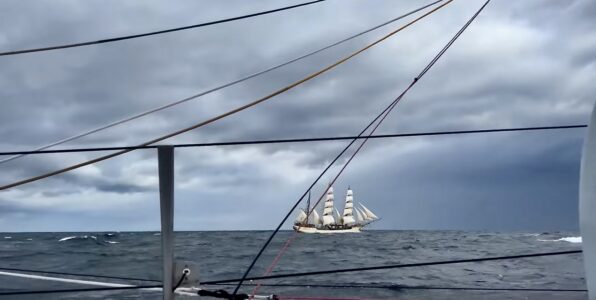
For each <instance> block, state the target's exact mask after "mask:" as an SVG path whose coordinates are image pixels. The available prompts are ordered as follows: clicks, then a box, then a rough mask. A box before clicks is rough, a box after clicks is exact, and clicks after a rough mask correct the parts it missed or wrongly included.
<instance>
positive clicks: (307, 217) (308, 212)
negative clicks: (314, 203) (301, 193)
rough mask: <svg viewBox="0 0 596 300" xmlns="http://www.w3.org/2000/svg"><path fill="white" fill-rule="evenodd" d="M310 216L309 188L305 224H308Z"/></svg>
mask: <svg viewBox="0 0 596 300" xmlns="http://www.w3.org/2000/svg"><path fill="white" fill-rule="evenodd" d="M309 217H310V190H308V199H306V220H304V224H308V219H309Z"/></svg>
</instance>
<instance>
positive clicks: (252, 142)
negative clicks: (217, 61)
mask: <svg viewBox="0 0 596 300" xmlns="http://www.w3.org/2000/svg"><path fill="white" fill-rule="evenodd" d="M586 127H588V125H585V124H580V125H559V126H540V127H515V128H492V129H478V130H456V131H432V132H414V133H393V134H376V135H371V136H368V137H366V136H331V137H318V138H316V137H315V138H293V139H271V140H248V141H231V142H213V143H190V144H173V145H171V146H173V147H174V148H189V147H213V146H238V145H263V144H282V143H305V142H323V141H342V140H353V139H365V138H369V139H384V138H400V137H415V136H435V135H458V134H473V133H491V132H516V131H538V130H556V129H575V128H586ZM157 147H158V146H157V145H149V146H141V147H139V146H117V147H95V148H67V149H56V150H38V151H7V152H0V156H3V155H20V154H26V155H30V154H49V153H70V152H96V151H114V150H134V149H155V148H157Z"/></svg>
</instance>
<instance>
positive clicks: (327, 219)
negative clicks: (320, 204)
mask: <svg viewBox="0 0 596 300" xmlns="http://www.w3.org/2000/svg"><path fill="white" fill-rule="evenodd" d="M330 224H335V220H334V219H333V216H323V225H330Z"/></svg>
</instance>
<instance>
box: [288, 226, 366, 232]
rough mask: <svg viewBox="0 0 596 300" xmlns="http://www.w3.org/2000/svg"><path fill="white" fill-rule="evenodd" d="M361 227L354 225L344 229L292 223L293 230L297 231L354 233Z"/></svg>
mask: <svg viewBox="0 0 596 300" xmlns="http://www.w3.org/2000/svg"><path fill="white" fill-rule="evenodd" d="M361 229H362V227H360V226H354V227H351V228H345V229H319V228H315V227H304V226H298V225H294V231H297V232H300V233H356V232H360V231H361Z"/></svg>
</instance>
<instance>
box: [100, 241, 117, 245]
mask: <svg viewBox="0 0 596 300" xmlns="http://www.w3.org/2000/svg"><path fill="white" fill-rule="evenodd" d="M104 242H106V243H108V244H120V242H116V241H104Z"/></svg>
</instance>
